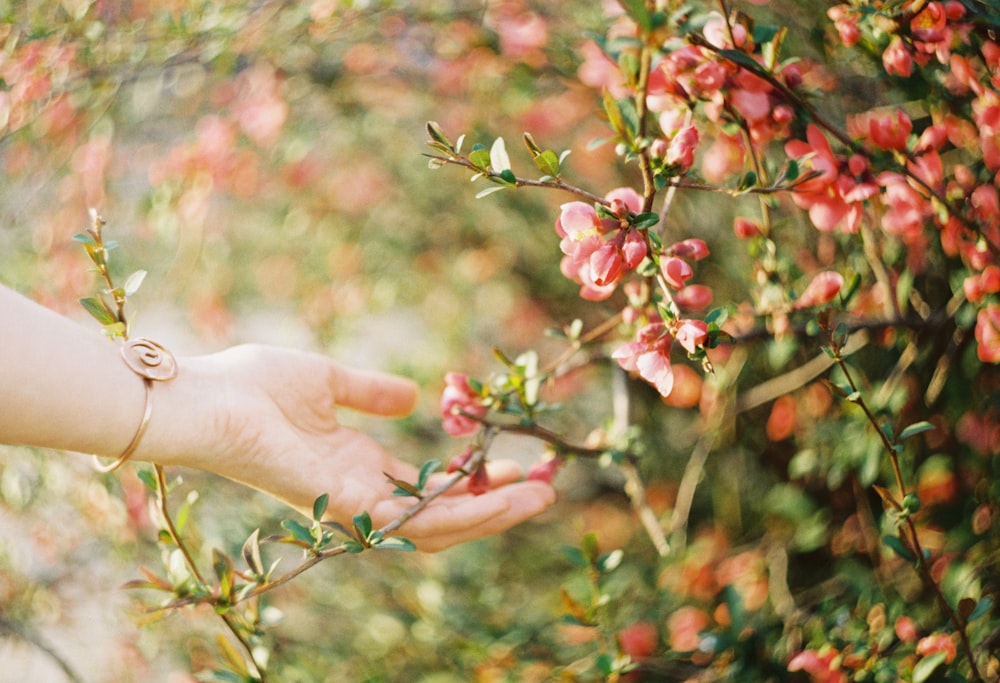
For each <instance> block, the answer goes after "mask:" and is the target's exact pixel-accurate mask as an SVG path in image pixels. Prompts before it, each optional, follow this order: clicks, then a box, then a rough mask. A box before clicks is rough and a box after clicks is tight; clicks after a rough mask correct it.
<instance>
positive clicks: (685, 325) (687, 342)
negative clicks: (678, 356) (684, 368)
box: [674, 320, 708, 353]
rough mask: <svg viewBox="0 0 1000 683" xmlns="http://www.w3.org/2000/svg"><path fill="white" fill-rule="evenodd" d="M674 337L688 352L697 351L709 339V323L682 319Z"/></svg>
mask: <svg viewBox="0 0 1000 683" xmlns="http://www.w3.org/2000/svg"><path fill="white" fill-rule="evenodd" d="M674 339H676V340H677V343H678V344H680V345H681V346H683V347H684V348H685V349H686V350H687V352H688V353H695V352H696V351H697V350H698V347H700V346H702V345H703V344H704V343H705V341H706V340H707V339H708V325H706V324H705V323H703V322H702V321H700V320H682V321H681V324H680V326H679V327H678V328H677V331H676V332H675V333H674Z"/></svg>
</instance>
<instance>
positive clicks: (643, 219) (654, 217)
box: [632, 211, 660, 230]
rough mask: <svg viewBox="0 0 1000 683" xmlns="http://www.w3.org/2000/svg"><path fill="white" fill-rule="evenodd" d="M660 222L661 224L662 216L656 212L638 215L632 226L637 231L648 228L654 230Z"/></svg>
mask: <svg viewBox="0 0 1000 683" xmlns="http://www.w3.org/2000/svg"><path fill="white" fill-rule="evenodd" d="M659 222H660V214H658V213H656V212H655V211H648V212H646V213H640V214H638V215H637V216H636V217H635V219H634V222H633V223H632V225H633V226H635V228H636V229H637V230H645V229H647V228H652V227H653V226H654V225H656V224H657V223H659Z"/></svg>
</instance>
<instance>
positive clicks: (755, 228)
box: [733, 216, 762, 240]
mask: <svg viewBox="0 0 1000 683" xmlns="http://www.w3.org/2000/svg"><path fill="white" fill-rule="evenodd" d="M733 232H734V233H736V236H737V237H739V238H740V239H744V240H745V239H750V238H751V237H757V236H758V235H760V234H762V231H761V229H760V225H758V224H757V223H755V222H753V221H751V220H749V219H747V218H743V217H742V216H737V217H736V219H735V220H734V221H733Z"/></svg>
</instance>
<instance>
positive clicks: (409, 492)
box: [382, 472, 424, 498]
mask: <svg viewBox="0 0 1000 683" xmlns="http://www.w3.org/2000/svg"><path fill="white" fill-rule="evenodd" d="M382 474H384V475H385V478H386V479H388V480H389V483H390V484H392V485H393V486H395V487H396V490H395V491H393V492H392V495H394V496H413V497H414V498H423V497H424V494H423V491H422V489H421V488H418V487H416V486H414V485H413V484H411V483H409V482H408V481H403V480H402V479H396V478H395V477H392V476H390V475H389V474H388V473H387V472H383V473H382Z"/></svg>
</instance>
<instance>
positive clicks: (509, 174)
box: [500, 168, 517, 185]
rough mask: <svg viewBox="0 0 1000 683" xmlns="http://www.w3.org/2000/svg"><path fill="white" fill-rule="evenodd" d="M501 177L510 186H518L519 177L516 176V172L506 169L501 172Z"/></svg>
mask: <svg viewBox="0 0 1000 683" xmlns="http://www.w3.org/2000/svg"><path fill="white" fill-rule="evenodd" d="M500 177H501V178H503V179H504V181H506V182H507V184H508V185H517V176H516V175H514V172H513V171H512V170H510V169H509V168H505V169H504V170H502V171H500Z"/></svg>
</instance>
